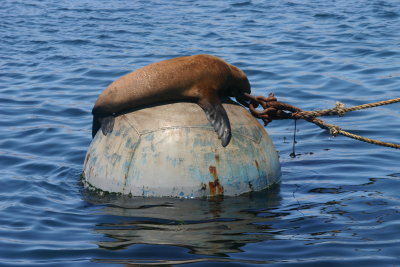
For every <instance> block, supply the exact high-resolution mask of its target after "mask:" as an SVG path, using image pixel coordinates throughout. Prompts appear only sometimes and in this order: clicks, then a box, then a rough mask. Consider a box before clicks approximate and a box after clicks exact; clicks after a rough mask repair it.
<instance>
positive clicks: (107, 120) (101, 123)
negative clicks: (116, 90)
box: [92, 116, 114, 138]
mask: <svg viewBox="0 0 400 267" xmlns="http://www.w3.org/2000/svg"><path fill="white" fill-rule="evenodd" d="M100 128H101V131H102V132H103V134H104V135H107V134H108V133H111V132H112V130H113V128H114V116H107V117H97V116H93V124H92V138H94V137H95V136H96V133H97V132H98V130H99V129H100Z"/></svg>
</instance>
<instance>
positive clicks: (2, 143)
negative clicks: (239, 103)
mask: <svg viewBox="0 0 400 267" xmlns="http://www.w3.org/2000/svg"><path fill="white" fill-rule="evenodd" d="M200 53H208V54H213V55H217V56H219V57H221V58H223V59H225V60H226V61H228V62H230V63H232V64H234V65H236V66H238V67H240V68H242V69H243V70H244V71H245V72H246V73H247V75H248V77H249V79H250V82H251V84H252V91H253V93H254V94H258V95H267V94H268V93H270V92H274V93H275V95H276V96H277V97H278V99H280V100H281V101H286V102H288V103H291V104H294V105H297V106H299V107H301V108H303V109H306V110H315V109H322V108H330V107H333V106H334V104H335V102H336V101H341V102H343V103H345V104H346V105H348V106H351V105H357V104H363V103H368V102H374V101H379V100H386V99H391V98H396V97H399V95H400V3H399V1H397V0H380V1H378V0H355V1H344V0H337V1H317V0H301V1H300V0H280V1H256V0H235V1H233V0H232V1H209V0H204V1H189V0H188V1H160V0H154V1H153V0H146V1H128V0H110V1H104V0H99V1H88V0H72V1H66V0H60V1H49V0H41V1H39V0H30V1H23V0H2V1H1V8H0V169H1V172H0V185H1V186H0V265H4V266H35V265H36V266H47V265H50V266H91V265H94V266H96V265H99V266H118V265H132V266H136V265H147V264H158V265H179V264H184V265H192V266H200V265H207V264H208V265H212V266H214V265H228V266H231V265H232V266H235V265H236V266H246V265H271V266H289V265H296V266H321V265H326V266H399V265H400V256H399V255H400V193H399V190H400V151H398V150H395V149H391V148H385V147H379V146H375V145H370V144H366V143H362V142H358V141H355V140H351V139H348V138H345V137H340V136H339V137H335V138H333V137H331V136H329V134H328V133H327V132H326V131H323V130H321V129H319V128H318V127H316V126H315V125H311V124H308V123H306V122H301V121H299V122H298V123H297V132H296V134H297V136H296V139H297V144H296V145H295V153H296V157H291V156H290V154H291V153H292V146H293V132H294V123H293V121H274V122H272V123H271V124H270V125H268V126H267V127H266V129H267V131H268V132H269V134H270V135H271V137H272V138H273V140H274V143H275V146H276V149H277V150H278V151H279V155H280V161H281V163H282V173H283V175H282V183H281V184H280V185H277V186H275V187H273V188H271V189H270V190H268V191H267V192H262V193H260V194H255V195H253V196H251V197H237V198H225V199H219V200H204V199H203V200H190V199H186V200H185V199H183V200H180V199H129V198H123V197H99V196H96V195H93V194H90V193H88V192H85V191H84V190H83V188H82V185H81V184H80V174H81V171H82V167H83V161H84V157H85V153H86V150H87V148H88V146H89V144H90V142H91V108H92V106H93V104H94V102H95V100H96V98H97V96H98V95H99V93H100V92H101V91H102V90H103V89H104V88H105V87H106V86H107V85H108V84H109V83H110V82H112V81H113V80H115V79H116V78H118V77H119V76H121V75H123V74H125V73H128V72H130V71H132V70H134V69H137V68H140V67H142V66H145V65H147V64H149V63H152V62H156V61H160V60H164V59H168V58H173V57H177V56H183V55H192V54H200ZM327 121H329V122H331V123H335V124H338V125H340V126H342V127H343V129H345V130H349V131H351V132H354V133H356V134H360V135H364V136H368V137H370V138H376V139H381V140H384V141H389V142H397V143H399V142H400V130H399V129H400V127H399V126H400V104H393V105H388V106H382V107H378V108H374V109H369V110H364V111H357V112H352V113H349V114H348V115H346V116H345V117H342V118H328V119H327ZM161 178H162V177H161Z"/></svg>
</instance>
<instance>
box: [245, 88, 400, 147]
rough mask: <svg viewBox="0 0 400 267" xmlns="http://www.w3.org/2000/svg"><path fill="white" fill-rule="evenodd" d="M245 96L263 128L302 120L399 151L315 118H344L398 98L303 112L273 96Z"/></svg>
mask: <svg viewBox="0 0 400 267" xmlns="http://www.w3.org/2000/svg"><path fill="white" fill-rule="evenodd" d="M245 96H246V97H247V98H248V99H249V100H250V104H249V105H248V108H249V109H250V112H251V114H252V115H253V116H254V117H256V118H258V119H261V120H263V121H264V125H265V126H266V125H268V123H270V122H271V121H272V120H283V119H294V120H298V119H303V120H306V121H308V122H311V123H314V124H316V125H318V126H319V127H320V128H322V129H326V130H328V131H329V132H330V134H331V135H333V136H337V135H339V134H341V135H343V136H347V137H350V138H353V139H356V140H359V141H363V142H366V143H370V144H375V145H380V146H386V147H392V148H397V149H400V144H394V143H388V142H383V141H380V140H375V139H371V138H367V137H363V136H360V135H356V134H353V133H350V132H347V131H345V130H342V129H341V128H340V127H339V126H337V125H333V124H329V123H326V122H324V121H323V120H321V119H318V118H317V117H320V116H332V115H339V116H344V115H345V114H346V113H347V112H351V111H355V110H361V109H367V108H373V107H378V106H383V105H389V104H393V103H397V102H400V98H394V99H390V100H386V101H379V102H374V103H368V104H363V105H358V106H353V107H348V108H346V107H345V106H344V104H342V103H340V102H336V106H335V107H334V108H331V109H324V110H317V111H304V110H302V109H300V108H298V107H295V106H292V105H289V104H286V103H283V102H279V101H277V99H276V97H275V96H274V95H273V94H270V95H269V96H268V97H264V96H252V95H250V94H245ZM258 106H262V108H264V110H262V111H259V110H257V109H256V108H257V107H258Z"/></svg>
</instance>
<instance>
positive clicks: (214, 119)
mask: <svg viewBox="0 0 400 267" xmlns="http://www.w3.org/2000/svg"><path fill="white" fill-rule="evenodd" d="M198 105H199V106H200V107H201V108H202V109H203V110H204V112H205V113H206V116H207V119H208V121H209V122H210V123H211V125H212V126H213V127H214V130H215V131H216V132H217V134H218V138H220V139H221V143H222V146H223V147H226V146H227V145H228V144H229V141H230V140H231V137H232V135H231V124H230V122H229V118H228V114H226V111H225V109H224V107H223V106H222V104H221V101H220V100H219V98H218V97H217V96H215V97H213V98H202V99H200V100H199V102H198Z"/></svg>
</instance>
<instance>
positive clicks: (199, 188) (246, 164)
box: [83, 102, 280, 198]
mask: <svg viewBox="0 0 400 267" xmlns="http://www.w3.org/2000/svg"><path fill="white" fill-rule="evenodd" d="M223 106H224V108H225V109H226V111H227V113H228V116H229V120H230V122H231V127H232V139H231V141H230V143H229V145H228V146H227V147H222V145H221V142H220V140H219V139H218V137H217V134H216V133H215V131H214V129H213V128H212V127H211V125H210V124H209V122H208V120H207V118H206V116H205V114H204V112H203V110H202V109H201V108H200V107H199V106H198V105H197V104H194V103H173V104H166V105H159V106H153V107H148V108H143V109H139V110H136V111H133V112H130V113H127V114H124V115H121V116H118V117H116V119H115V124H114V129H113V131H112V133H110V134H108V135H107V136H104V135H103V133H102V132H101V130H100V131H99V132H98V133H97V135H96V136H95V138H94V139H93V141H92V143H91V145H90V147H89V150H88V152H87V154H86V159H85V164H84V170H83V181H84V184H85V185H86V186H88V187H89V188H92V189H99V190H101V191H104V192H109V193H122V194H126V195H132V196H152V197H161V196H162V197H165V196H167V197H184V198H195V197H209V196H216V195H225V196H236V195H240V194H243V193H247V192H251V191H260V190H263V189H265V188H268V187H269V186H271V185H272V184H274V183H277V182H279V181H280V164H279V160H278V154H277V152H276V150H275V147H274V145H273V144H272V141H271V139H270V137H269V136H268V134H267V132H266V131H265V129H264V127H262V126H261V125H260V123H259V122H258V121H257V120H256V119H255V118H253V117H252V115H251V114H250V113H249V112H247V111H246V110H245V109H244V108H243V107H241V106H239V105H237V104H236V103H233V102H229V103H224V104H223Z"/></svg>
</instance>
